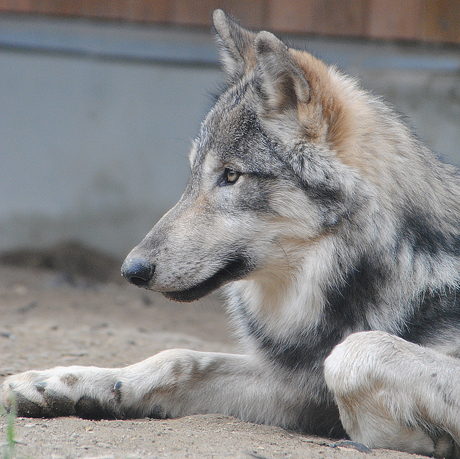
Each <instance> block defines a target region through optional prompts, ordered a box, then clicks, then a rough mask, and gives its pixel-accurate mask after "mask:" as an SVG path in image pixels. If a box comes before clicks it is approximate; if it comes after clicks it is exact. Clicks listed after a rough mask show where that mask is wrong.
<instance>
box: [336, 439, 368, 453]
mask: <svg viewBox="0 0 460 459" xmlns="http://www.w3.org/2000/svg"><path fill="white" fill-rule="evenodd" d="M331 446H332V448H338V447H340V448H352V449H355V450H356V451H359V452H360V453H370V452H372V450H371V449H370V448H368V447H367V446H366V445H363V444H361V443H357V442H354V441H351V440H341V441H336V442H335V443H333V444H332V445H331Z"/></svg>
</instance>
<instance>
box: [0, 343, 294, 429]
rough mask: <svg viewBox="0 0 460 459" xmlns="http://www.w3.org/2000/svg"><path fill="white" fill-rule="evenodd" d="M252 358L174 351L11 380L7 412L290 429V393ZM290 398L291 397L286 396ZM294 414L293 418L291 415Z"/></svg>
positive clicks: (5, 393) (5, 396) (33, 373)
mask: <svg viewBox="0 0 460 459" xmlns="http://www.w3.org/2000/svg"><path fill="white" fill-rule="evenodd" d="M257 362H258V360H256V359H253V358H252V357H250V356H245V355H231V354H219V353H205V352H195V351H189V350H182V349H176V350H169V351H164V352H161V353H160V354H158V355H156V356H154V357H151V358H149V359H147V360H144V361H142V362H140V363H137V364H134V365H131V366H128V367H125V368H116V369H106V368H96V367H77V366H74V367H58V368H54V369H51V370H46V371H29V372H26V373H22V374H19V375H16V376H12V377H10V378H8V379H7V380H6V381H5V382H4V383H3V386H2V392H3V393H2V400H3V404H4V405H5V406H6V407H7V408H8V407H11V406H12V404H13V403H16V404H17V409H18V414H19V415H20V416H29V417H41V416H46V417H49V416H66V415H77V416H81V417H86V418H92V419H97V418H109V419H110V418H135V417H146V416H149V417H178V416H183V415H189V414H198V413H220V414H229V415H234V416H238V417H240V418H243V419H248V420H252V421H255V422H262V423H269V424H273V423H276V424H286V423H288V424H289V419H287V417H289V416H288V414H287V413H285V414H284V415H283V414H282V413H281V411H282V409H281V410H280V409H279V406H278V407H276V405H277V403H275V400H277V401H279V400H280V398H282V397H283V396H286V391H285V390H284V391H283V390H282V388H281V387H278V388H277V385H276V384H275V383H274V382H273V378H271V377H270V376H269V375H268V374H266V370H264V368H263V366H262V365H260V363H257ZM283 392H284V394H283ZM291 414H292V413H291Z"/></svg>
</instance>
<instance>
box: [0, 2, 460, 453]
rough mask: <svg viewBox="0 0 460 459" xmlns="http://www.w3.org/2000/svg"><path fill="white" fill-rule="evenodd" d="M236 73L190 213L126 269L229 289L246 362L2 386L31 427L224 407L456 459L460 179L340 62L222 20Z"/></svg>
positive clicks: (202, 356)
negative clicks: (46, 421) (55, 420)
mask: <svg viewBox="0 0 460 459" xmlns="http://www.w3.org/2000/svg"><path fill="white" fill-rule="evenodd" d="M214 25H215V29H216V31H217V37H218V41H219V44H220V50H221V55H222V61H223V65H224V69H225V72H226V76H227V84H226V87H225V90H223V91H222V93H221V94H220V96H219V97H218V99H217V102H216V104H215V106H214V108H212V110H211V111H210V112H209V114H208V115H207V117H206V118H205V120H204V122H203V124H202V126H201V131H200V133H199V135H198V137H197V139H196V140H195V142H194V144H193V147H192V149H191V153H190V164H191V178H190V181H189V182H188V184H187V186H186V189H185V192H184V194H183V196H182V198H181V199H180V200H179V202H178V203H177V205H176V206H175V207H174V208H173V209H172V210H170V211H169V212H168V213H167V214H166V215H165V216H164V217H163V218H162V219H161V220H160V221H159V223H158V224H157V225H156V226H155V227H154V228H153V229H152V231H151V232H150V233H149V234H148V235H147V236H146V237H145V239H144V240H143V241H142V242H141V243H140V244H139V245H138V246H137V247H135V248H134V249H133V250H132V251H131V253H130V254H129V255H128V257H127V258H126V260H125V262H124V264H123V267H122V274H123V275H124V276H125V277H126V279H127V280H129V281H130V282H131V283H133V284H135V285H137V286H139V287H144V288H147V289H151V290H155V291H158V292H161V293H163V294H164V295H165V296H166V297H168V298H171V299H173V300H177V301H193V300H196V299H198V298H201V297H203V296H204V295H207V294H208V293H210V292H212V291H214V290H216V289H218V288H219V287H221V286H224V285H225V292H226V295H227V298H228V310H229V313H230V316H231V320H232V321H233V324H234V326H235V329H236V330H237V336H238V338H239V339H240V341H241V343H242V346H243V347H244V349H245V353H244V354H241V355H227V354H220V353H202V352H194V351H190V350H184V349H177V350H168V351H165V352H162V353H160V354H158V355H156V356H153V357H151V358H149V359H147V360H145V361H143V362H140V363H137V364H134V365H131V366H128V367H126V368H110V369H103V368H96V367H88V368H87V367H68V368H55V369H51V370H47V371H31V372H26V373H23V374H19V375H17V376H13V377H10V378H9V379H7V380H6V381H5V383H4V384H3V395H2V397H3V403H4V405H6V406H7V407H9V406H11V403H12V402H11V400H12V398H13V397H12V394H14V395H15V399H16V401H17V404H18V410H19V413H20V414H21V415H23V416H60V415H71V414H72V415H79V416H83V417H92V418H103V417H109V418H129V417H144V416H154V417H162V418H163V417H177V416H184V415H190V414H196V413H222V414H227V415H233V416H237V417H240V418H242V419H246V420H250V421H253V422H257V423H266V424H272V425H278V426H282V427H285V428H287V429H294V430H297V431H302V432H308V433H312V434H318V435H324V436H329V437H332V438H333V437H336V438H337V437H345V436H346V435H348V436H349V437H350V438H351V439H352V440H353V441H356V442H359V443H362V444H364V445H367V446H369V447H372V448H393V449H399V450H403V451H408V452H417V453H422V454H428V455H435V456H439V457H445V456H452V457H455V456H457V457H458V449H457V445H458V444H459V442H460V363H459V360H458V357H459V356H460V306H459V304H458V303H457V293H458V291H459V285H460V284H459V281H460V225H459V223H460V180H459V178H458V175H457V171H456V170H455V169H454V168H453V167H451V166H448V165H445V164H443V163H442V162H440V161H439V160H438V159H437V158H436V156H435V155H434V154H433V153H432V152H431V151H430V150H429V149H428V148H427V147H426V146H424V145H423V144H422V143H421V142H420V141H419V140H418V139H417V138H416V137H415V136H414V134H413V133H412V131H411V130H410V129H409V128H408V127H407V126H406V124H405V123H404V122H403V121H402V120H401V118H400V116H398V115H397V114H396V113H395V112H394V111H393V109H392V108H390V107H389V106H388V105H386V104H385V103H384V102H383V101H382V100H380V99H379V98H378V97H375V96H374V95H371V94H370V93H368V92H366V91H365V90H363V89H361V88H360V86H359V85H358V83H357V82H356V81H355V80H353V79H351V78H350V77H348V76H345V75H344V74H342V73H341V72H340V71H338V70H337V69H336V68H334V67H331V66H327V65H326V64H324V63H323V62H321V61H320V60H318V59H316V58H314V57H313V56H312V55H310V54H308V53H307V52H304V51H299V50H295V49H290V48H288V47H287V46H286V45H285V44H284V43H283V42H282V41H280V40H279V39H278V38H276V37H275V36H274V35H272V34H271V33H269V32H260V33H257V34H256V33H253V32H250V31H248V30H245V29H243V28H242V27H240V26H239V25H238V24H237V23H236V22H235V21H233V20H232V19H230V18H229V17H227V16H226V15H225V14H224V13H223V12H222V11H216V12H215V13H214Z"/></svg>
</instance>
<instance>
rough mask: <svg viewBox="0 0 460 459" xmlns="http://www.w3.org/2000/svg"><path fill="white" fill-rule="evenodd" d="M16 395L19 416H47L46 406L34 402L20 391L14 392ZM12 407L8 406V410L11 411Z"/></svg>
mask: <svg viewBox="0 0 460 459" xmlns="http://www.w3.org/2000/svg"><path fill="white" fill-rule="evenodd" d="M14 395H15V403H16V410H17V413H16V414H17V415H18V416H23V417H26V418H42V417H46V413H45V410H44V408H43V407H41V406H40V405H38V403H35V402H32V401H31V400H29V399H28V398H26V397H24V395H22V394H20V393H18V392H14ZM12 409H13V408H12V407H8V412H10V411H11V410H12Z"/></svg>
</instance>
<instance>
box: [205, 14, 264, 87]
mask: <svg viewBox="0 0 460 459" xmlns="http://www.w3.org/2000/svg"><path fill="white" fill-rule="evenodd" d="M213 23H214V28H215V30H216V33H217V38H218V40H219V49H220V56H221V60H222V63H223V66H224V69H225V71H226V73H227V75H228V76H229V77H230V79H237V78H240V77H242V76H243V75H244V74H245V73H246V72H247V71H248V70H249V69H254V68H255V54H254V40H255V37H256V34H254V33H253V32H250V31H249V30H246V29H244V28H243V27H241V26H240V25H239V24H238V23H237V22H236V21H234V20H233V19H231V18H230V17H228V16H227V15H226V14H225V13H224V12H223V11H222V10H215V11H214V13H213Z"/></svg>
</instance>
